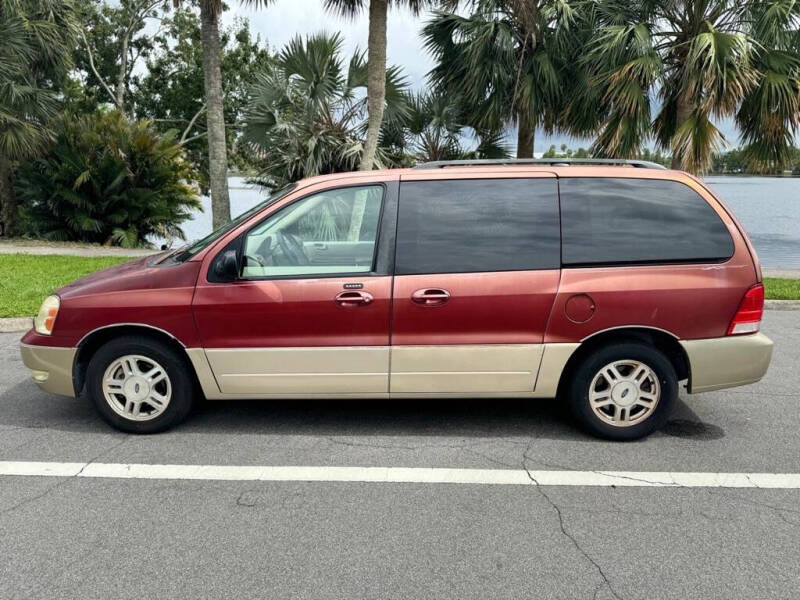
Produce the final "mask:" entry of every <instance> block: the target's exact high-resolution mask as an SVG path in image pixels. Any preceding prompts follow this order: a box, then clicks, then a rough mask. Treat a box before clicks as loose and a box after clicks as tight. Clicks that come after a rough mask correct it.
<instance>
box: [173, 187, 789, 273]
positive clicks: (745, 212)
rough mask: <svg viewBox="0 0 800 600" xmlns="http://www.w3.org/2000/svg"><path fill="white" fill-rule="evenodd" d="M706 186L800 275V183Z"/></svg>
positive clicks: (769, 253) (776, 263) (255, 190)
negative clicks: (799, 270) (799, 272)
mask: <svg viewBox="0 0 800 600" xmlns="http://www.w3.org/2000/svg"><path fill="white" fill-rule="evenodd" d="M705 181H706V182H707V183H708V184H709V185H710V186H711V187H712V188H713V189H714V191H715V192H716V193H717V194H719V196H720V197H721V198H722V199H723V200H724V201H725V202H726V204H727V205H728V206H729V207H730V208H731V209H732V210H733V212H734V213H736V216H737V217H739V220H740V221H741V222H742V224H743V225H744V227H745V229H746V230H747V233H748V234H749V236H750V239H751V240H752V242H753V245H754V246H755V247H756V251H757V252H758V257H759V258H760V259H761V264H762V265H763V266H765V267H770V268H784V269H800V178H789V177H740V176H717V177H706V178H705ZM230 195H231V214H232V216H236V215H238V214H239V213H242V212H244V211H245V210H247V209H248V208H250V207H251V206H253V205H254V204H256V203H257V202H259V201H260V200H262V199H263V198H264V192H263V191H262V190H261V188H259V187H258V186H251V185H248V184H247V183H246V182H245V180H244V179H243V178H241V177H231V178H230ZM203 207H204V208H205V211H204V212H202V213H196V214H195V215H194V217H193V218H192V219H191V220H190V221H188V222H186V223H184V226H183V230H184V231H185V232H186V237H187V239H190V240H192V239H198V238H201V237H203V236H205V235H207V234H208V233H209V232H210V231H211V212H210V211H209V207H210V200H209V199H208V198H207V197H206V198H203Z"/></svg>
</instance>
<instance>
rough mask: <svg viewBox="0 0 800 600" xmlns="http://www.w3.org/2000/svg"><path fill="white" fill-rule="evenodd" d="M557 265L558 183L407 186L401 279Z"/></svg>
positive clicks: (401, 219)
mask: <svg viewBox="0 0 800 600" xmlns="http://www.w3.org/2000/svg"><path fill="white" fill-rule="evenodd" d="M559 266H560V249H559V220H558V189H557V184H556V180H555V179H468V180H442V181H410V182H405V183H402V184H401V186H400V212H399V215H398V222H397V256H396V272H397V273H398V274H400V275H409V274H420V273H469V272H485V271H524V270H536V269H557V268H559Z"/></svg>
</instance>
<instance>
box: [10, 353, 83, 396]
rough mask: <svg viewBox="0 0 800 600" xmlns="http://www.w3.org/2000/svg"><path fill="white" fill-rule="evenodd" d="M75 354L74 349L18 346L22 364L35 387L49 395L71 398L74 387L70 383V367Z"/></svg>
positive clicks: (73, 394)
mask: <svg viewBox="0 0 800 600" xmlns="http://www.w3.org/2000/svg"><path fill="white" fill-rule="evenodd" d="M75 352H76V349H75V348H56V347H54V346H33V345H30V344H20V353H21V354H22V362H23V363H25V366H26V367H28V368H29V369H30V370H31V372H32V375H33V380H34V381H35V382H36V385H38V386H39V387H40V388H42V389H43V390H44V391H46V392H50V393H51V394H58V395H60V396H70V397H73V398H74V397H75V386H74V385H73V383H72V365H73V363H74V361H75Z"/></svg>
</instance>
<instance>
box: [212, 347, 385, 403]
mask: <svg viewBox="0 0 800 600" xmlns="http://www.w3.org/2000/svg"><path fill="white" fill-rule="evenodd" d="M206 357H207V359H208V363H209V366H210V367H211V371H212V372H213V373H214V375H215V379H216V381H217V384H218V386H219V390H220V392H222V393H224V394H306V395H307V394H380V393H387V392H388V390H389V348H388V347H386V346H363V347H341V348H339V347H333V348H246V349H227V348H226V349H209V350H206Z"/></svg>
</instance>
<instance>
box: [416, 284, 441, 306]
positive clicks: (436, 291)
mask: <svg viewBox="0 0 800 600" xmlns="http://www.w3.org/2000/svg"><path fill="white" fill-rule="evenodd" d="M449 299H450V292H448V291H447V290H443V289H441V288H425V289H422V290H417V291H416V292H414V293H413V294H411V301H412V302H415V303H417V304H421V305H422V306H441V305H442V304H444V303H445V302H447V301H448V300H449Z"/></svg>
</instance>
